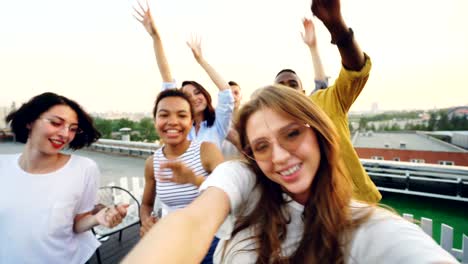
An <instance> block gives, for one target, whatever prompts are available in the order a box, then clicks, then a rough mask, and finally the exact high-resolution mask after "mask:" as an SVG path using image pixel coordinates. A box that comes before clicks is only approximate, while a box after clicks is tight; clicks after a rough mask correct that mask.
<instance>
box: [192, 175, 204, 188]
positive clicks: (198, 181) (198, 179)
mask: <svg viewBox="0 0 468 264" xmlns="http://www.w3.org/2000/svg"><path fill="white" fill-rule="evenodd" d="M204 180H205V178H204V177H203V176H195V181H194V185H196V186H200V185H202V183H203V181H204Z"/></svg>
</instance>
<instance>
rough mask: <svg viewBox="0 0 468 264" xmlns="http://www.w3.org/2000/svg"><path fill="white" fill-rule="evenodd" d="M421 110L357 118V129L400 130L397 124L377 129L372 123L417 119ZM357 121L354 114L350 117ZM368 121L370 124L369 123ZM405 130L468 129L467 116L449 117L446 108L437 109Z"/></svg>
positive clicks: (408, 124) (382, 125)
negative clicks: (422, 120)
mask: <svg viewBox="0 0 468 264" xmlns="http://www.w3.org/2000/svg"><path fill="white" fill-rule="evenodd" d="M422 113H423V112H422V111H409V112H388V113H384V114H378V115H374V116H365V117H361V118H360V119H359V130H372V131H400V130H402V129H401V128H400V127H399V126H398V125H397V124H395V123H394V124H393V125H385V124H381V125H380V126H379V128H378V129H377V128H376V127H375V126H374V125H373V124H372V123H370V122H376V121H390V120H405V119H418V118H419V116H420V114H422ZM350 118H352V119H353V120H355V121H357V118H356V116H354V117H350ZM369 123H370V124H369ZM404 130H407V131H412V130H413V131H414V130H418V131H441V130H449V131H450V130H468V116H467V115H465V116H454V117H452V118H451V119H450V118H449V116H448V111H447V110H438V111H433V112H431V113H430V118H429V120H428V122H427V125H426V124H411V123H407V124H406V125H405V127H404Z"/></svg>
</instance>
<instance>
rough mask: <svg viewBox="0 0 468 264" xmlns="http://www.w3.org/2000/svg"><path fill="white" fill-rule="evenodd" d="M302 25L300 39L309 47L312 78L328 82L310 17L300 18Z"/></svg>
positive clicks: (324, 82)
mask: <svg viewBox="0 0 468 264" xmlns="http://www.w3.org/2000/svg"><path fill="white" fill-rule="evenodd" d="M302 24H303V26H304V33H302V32H301V35H302V40H304V43H305V44H306V45H307V47H309V51H310V55H311V56H312V64H313V66H314V76H315V77H314V78H315V81H316V83H317V82H320V83H323V84H328V80H327V76H326V75H325V70H324V69H323V65H322V60H321V59H320V54H319V51H318V47H317V36H316V34H315V26H314V23H313V22H312V20H311V19H307V18H304V19H303V20H302ZM326 86H327V85H325V87H315V88H316V89H321V88H326Z"/></svg>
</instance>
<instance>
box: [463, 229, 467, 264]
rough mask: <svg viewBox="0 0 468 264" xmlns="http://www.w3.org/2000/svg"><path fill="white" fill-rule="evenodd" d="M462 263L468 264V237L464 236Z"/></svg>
mask: <svg viewBox="0 0 468 264" xmlns="http://www.w3.org/2000/svg"><path fill="white" fill-rule="evenodd" d="M461 259H462V263H464V264H468V236H467V235H465V234H463V241H462V258H461Z"/></svg>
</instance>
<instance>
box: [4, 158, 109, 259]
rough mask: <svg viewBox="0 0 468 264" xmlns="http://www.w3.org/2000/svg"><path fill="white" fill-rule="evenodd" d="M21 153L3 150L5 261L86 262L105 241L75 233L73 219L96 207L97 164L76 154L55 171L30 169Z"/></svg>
mask: <svg viewBox="0 0 468 264" xmlns="http://www.w3.org/2000/svg"><path fill="white" fill-rule="evenodd" d="M19 157H20V154H13V155H0V182H1V185H0V186H1V189H0V263H15V264H20V263H48V264H49V263H50V264H54V263H57V264H58V263H72V264H75V263H78V264H81V263H85V262H86V261H87V260H88V259H89V258H90V257H91V256H92V255H93V253H94V251H95V250H96V248H97V247H98V246H99V245H100V243H99V242H98V241H97V240H96V238H95V237H94V236H93V234H92V233H91V231H87V232H84V233H80V234H76V233H74V232H73V219H74V217H75V215H77V214H80V213H85V212H88V211H91V210H92V209H93V208H94V205H95V202H96V199H97V197H96V194H97V189H98V182H99V175H100V173H99V169H98V167H97V165H96V163H95V162H94V161H92V160H90V159H88V158H85V157H80V156H76V155H72V156H71V157H70V160H69V161H68V162H67V163H66V164H65V165H64V166H63V167H62V168H60V169H58V170H57V171H55V172H52V173H47V174H30V173H27V172H25V171H24V170H22V169H21V168H20V167H19Z"/></svg>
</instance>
